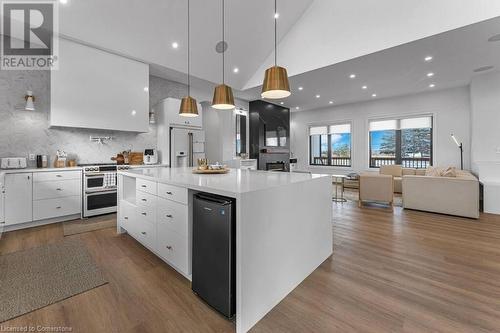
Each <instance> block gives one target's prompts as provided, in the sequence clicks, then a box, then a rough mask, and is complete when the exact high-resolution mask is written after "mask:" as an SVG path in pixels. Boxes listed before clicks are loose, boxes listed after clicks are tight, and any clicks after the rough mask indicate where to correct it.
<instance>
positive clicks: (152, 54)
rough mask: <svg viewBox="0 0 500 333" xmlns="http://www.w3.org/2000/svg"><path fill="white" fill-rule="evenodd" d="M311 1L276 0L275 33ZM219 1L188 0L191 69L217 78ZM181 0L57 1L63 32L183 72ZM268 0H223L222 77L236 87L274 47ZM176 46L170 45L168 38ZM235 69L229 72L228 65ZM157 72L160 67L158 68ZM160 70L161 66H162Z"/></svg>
mask: <svg viewBox="0 0 500 333" xmlns="http://www.w3.org/2000/svg"><path fill="white" fill-rule="evenodd" d="M312 1H313V0H286V1H279V2H278V5H279V6H278V11H279V13H280V24H279V27H278V28H279V30H278V33H279V35H280V36H283V35H285V34H286V32H287V31H288V30H289V29H290V28H291V27H292V26H293V25H294V24H295V23H296V22H297V20H299V18H300V17H301V15H302V14H303V13H304V11H305V10H306V9H307V8H308V6H309V5H310V4H311V3H312ZM221 4H222V1H221V0H191V74H192V75H193V76H195V77H198V78H201V79H203V80H207V81H211V82H217V83H218V82H220V81H221V80H222V78H221V71H222V64H221V62H222V59H221V56H220V54H218V53H216V51H215V45H216V43H217V42H218V41H220V40H221V39H222V36H221V34H222V32H221V29H222V26H221V10H222V7H221ZM186 15H187V1H186V0H147V1H144V0H68V3H67V4H66V5H60V15H59V17H60V32H61V34H63V35H64V36H67V37H70V38H72V39H76V40H79V41H83V42H85V43H88V44H90V45H95V46H98V47H100V48H103V49H108V50H111V51H114V52H117V53H120V54H124V55H127V56H130V57H132V58H135V59H138V60H141V61H144V62H146V63H149V64H152V65H154V66H155V68H156V69H158V68H159V67H165V69H168V70H170V71H173V72H179V73H185V72H186V67H187V66H186V65H187V64H186V62H187V60H186V59H187V22H186ZM273 15H274V2H273V1H272V0H251V1H250V0H227V1H226V41H227V43H228V44H229V48H228V50H227V52H226V82H227V83H228V84H230V85H231V86H233V87H234V88H235V89H242V88H243V87H244V85H245V84H246V83H247V81H248V80H249V79H250V77H252V76H253V75H254V73H255V72H256V71H257V69H258V68H259V67H260V65H261V64H262V63H263V62H264V60H265V59H266V58H267V57H268V56H269V54H270V53H271V52H272V50H273V47H274V39H273V38H274V35H273V31H274V30H273V29H274V18H273ZM174 41H175V42H178V43H179V48H178V49H173V48H172V46H171V44H172V42H174ZM234 67H238V68H239V73H238V74H234V73H233V72H232V69H233V68H234ZM158 72H162V71H161V70H158ZM163 72H165V70H164V71H163Z"/></svg>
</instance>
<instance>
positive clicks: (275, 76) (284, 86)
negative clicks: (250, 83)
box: [261, 66, 291, 99]
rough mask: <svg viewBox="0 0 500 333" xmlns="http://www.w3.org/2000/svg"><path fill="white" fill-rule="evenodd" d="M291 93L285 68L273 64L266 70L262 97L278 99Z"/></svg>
mask: <svg viewBox="0 0 500 333" xmlns="http://www.w3.org/2000/svg"><path fill="white" fill-rule="evenodd" d="M290 95H291V92H290V84H289V83H288V74H287V72H286V68H283V67H279V66H273V67H270V68H268V69H267V70H266V75H265V77H264V84H263V85H262V94H261V96H262V98H269V99H279V98H285V97H288V96H290Z"/></svg>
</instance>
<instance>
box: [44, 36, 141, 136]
mask: <svg viewBox="0 0 500 333" xmlns="http://www.w3.org/2000/svg"><path fill="white" fill-rule="evenodd" d="M148 90H149V67H148V65H146V64H144V63H141V62H138V61H134V60H131V59H128V58H124V57H121V56H118V55H115V54H111V53H108V52H105V51H102V50H98V49H95V48H92V47H89V46H85V45H82V44H78V43H75V42H72V41H68V40H66V39H60V41H59V69H57V70H53V71H52V72H51V111H50V126H51V127H52V126H63V127H80V128H95V129H106V130H118V131H131V132H148V131H149V92H148Z"/></svg>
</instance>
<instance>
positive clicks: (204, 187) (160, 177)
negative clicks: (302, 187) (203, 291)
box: [118, 168, 328, 196]
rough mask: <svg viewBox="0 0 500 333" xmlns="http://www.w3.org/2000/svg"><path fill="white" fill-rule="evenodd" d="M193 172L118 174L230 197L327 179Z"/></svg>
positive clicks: (237, 171) (264, 173)
mask: <svg viewBox="0 0 500 333" xmlns="http://www.w3.org/2000/svg"><path fill="white" fill-rule="evenodd" d="M192 171H193V168H154V169H140V170H123V171H119V172H118V173H119V174H122V175H125V176H130V177H135V178H142V179H146V180H151V181H156V182H159V183H165V184H170V185H177V186H182V187H187V188H190V189H195V190H200V191H207V192H216V193H218V194H222V195H229V196H235V195H238V194H241V193H246V192H253V191H260V190H265V189H268V188H272V187H279V186H286V185H289V184H293V183H299V182H306V181H310V180H312V179H317V178H321V177H328V175H318V174H306V173H289V172H268V171H254V170H240V169H230V172H229V173H227V174H211V175H203V174H193V172H192Z"/></svg>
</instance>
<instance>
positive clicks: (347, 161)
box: [309, 123, 351, 167]
mask: <svg viewBox="0 0 500 333" xmlns="http://www.w3.org/2000/svg"><path fill="white" fill-rule="evenodd" d="M309 151H310V156H309V164H310V165H326V166H340V167H350V166H351V124H350V123H347V124H336V125H330V126H326V125H325V126H313V127H310V128H309Z"/></svg>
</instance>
